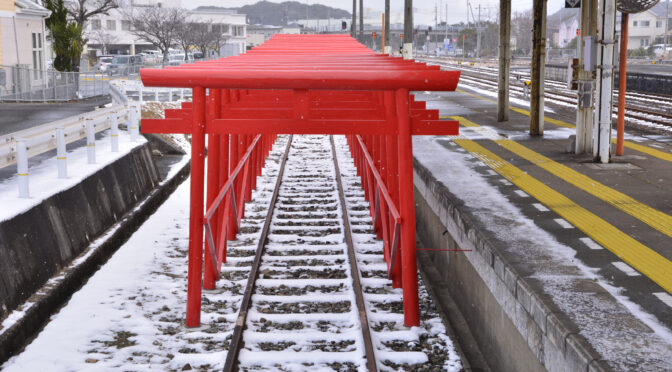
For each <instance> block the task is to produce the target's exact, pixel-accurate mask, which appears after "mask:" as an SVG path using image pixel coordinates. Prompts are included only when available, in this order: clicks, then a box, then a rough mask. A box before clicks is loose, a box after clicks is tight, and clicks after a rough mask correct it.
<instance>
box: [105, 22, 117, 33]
mask: <svg viewBox="0 0 672 372" xmlns="http://www.w3.org/2000/svg"><path fill="white" fill-rule="evenodd" d="M105 28H106V29H108V30H110V31H116V30H117V21H115V20H113V19H108V20H107V24H106V27H105Z"/></svg>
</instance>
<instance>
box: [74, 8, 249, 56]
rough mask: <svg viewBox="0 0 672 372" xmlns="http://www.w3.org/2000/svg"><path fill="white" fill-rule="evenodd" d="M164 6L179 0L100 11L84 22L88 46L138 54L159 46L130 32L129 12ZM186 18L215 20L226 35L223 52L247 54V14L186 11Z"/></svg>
mask: <svg viewBox="0 0 672 372" xmlns="http://www.w3.org/2000/svg"><path fill="white" fill-rule="evenodd" d="M148 6H161V7H164V8H180V7H181V1H180V0H131V1H129V2H128V4H126V5H122V6H121V7H120V8H118V9H113V10H111V11H110V12H109V15H105V14H100V15H97V16H95V17H93V18H92V19H90V20H89V22H88V23H87V24H86V25H85V27H84V31H85V35H86V37H87V38H88V39H89V41H88V44H87V47H88V49H89V50H95V51H96V53H97V54H100V53H101V52H102V49H103V45H106V49H107V53H108V54H136V53H140V52H141V51H143V50H148V49H156V47H154V46H153V45H152V44H150V43H148V42H147V41H145V40H142V39H141V38H139V37H138V36H136V35H134V34H133V33H131V21H130V20H129V19H128V17H127V16H126V14H128V13H129V12H130V11H132V8H142V7H148ZM184 13H185V18H186V20H188V21H190V22H198V21H199V20H202V21H207V22H212V23H213V26H214V27H218V28H219V29H220V30H221V32H222V35H223V38H222V40H223V42H224V45H223V46H222V48H221V51H220V53H221V54H222V55H235V54H239V53H244V52H245V48H246V32H247V30H246V28H247V26H246V16H245V14H238V13H235V12H232V11H225V10H196V9H194V10H187V9H184Z"/></svg>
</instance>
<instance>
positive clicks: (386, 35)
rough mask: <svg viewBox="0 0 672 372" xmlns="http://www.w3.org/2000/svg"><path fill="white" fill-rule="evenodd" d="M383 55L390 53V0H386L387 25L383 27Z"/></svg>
mask: <svg viewBox="0 0 672 372" xmlns="http://www.w3.org/2000/svg"><path fill="white" fill-rule="evenodd" d="M383 53H388V54H389V53H390V0H385V24H384V25H383Z"/></svg>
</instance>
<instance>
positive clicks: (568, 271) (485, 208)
mask: <svg viewBox="0 0 672 372" xmlns="http://www.w3.org/2000/svg"><path fill="white" fill-rule="evenodd" d="M476 129H479V128H476ZM483 129H484V128H480V130H478V131H467V132H469V134H471V133H474V134H477V135H479V136H482V137H488V135H487V133H484V131H483ZM461 131H462V128H461ZM465 134H466V132H465ZM490 135H491V136H497V135H496V133H492V134H490ZM467 137H472V136H471V135H469V136H465V135H463V136H461V137H460V138H467ZM453 138H457V137H453ZM442 142H449V140H448V139H445V137H444V138H443V139H440V138H438V137H429V136H427V137H425V136H418V137H414V138H413V148H414V151H413V152H414V155H415V157H416V158H417V159H418V161H420V163H422V164H423V165H424V166H425V167H427V168H428V169H429V170H430V171H431V172H432V174H433V175H434V176H435V177H436V178H437V179H438V181H439V182H441V183H442V184H444V185H445V186H446V187H447V188H448V190H450V192H451V193H453V194H454V195H455V196H456V197H457V198H459V199H461V200H463V201H464V203H465V206H466V207H468V208H469V210H470V213H472V214H473V215H474V216H475V217H476V218H477V219H478V220H479V221H480V225H481V226H485V227H487V228H488V230H490V231H491V233H492V234H494V236H496V237H497V239H499V240H500V241H502V242H507V246H508V248H507V249H508V250H510V251H511V252H514V253H516V254H517V255H518V257H519V259H520V260H523V261H528V262H531V263H536V264H535V270H536V272H535V274H534V275H533V276H532V277H530V279H532V280H538V281H540V282H541V283H542V286H543V288H544V290H545V291H546V292H547V293H548V294H549V295H550V298H551V299H552V300H553V301H554V302H555V303H556V305H557V306H558V307H559V308H560V309H561V310H563V312H564V313H566V314H571V315H572V320H573V321H574V322H575V323H576V324H577V326H578V327H579V329H580V333H581V334H582V335H584V336H585V337H586V339H588V340H589V341H590V342H591V344H592V345H593V347H595V349H596V350H597V351H598V352H599V353H600V354H602V355H603V356H604V357H605V358H607V359H609V360H610V361H615V362H616V363H618V364H619V365H620V366H621V368H620V369H621V370H628V369H631V368H632V367H633V364H632V363H633V361H637V362H639V361H642V360H650V359H651V355H660V356H661V358H662V360H663V363H666V364H665V365H669V366H670V368H672V331H671V330H670V329H668V328H667V327H665V326H664V325H662V324H661V323H660V322H658V321H657V319H655V317H654V316H652V315H651V314H649V313H647V312H646V311H644V310H643V309H641V308H640V307H639V305H637V304H635V303H633V302H631V301H630V300H629V299H628V298H627V297H626V296H624V295H623V294H622V288H618V287H615V286H613V285H611V284H609V280H608V279H607V278H604V277H601V276H600V275H599V274H598V270H597V269H593V268H590V267H588V266H586V265H584V264H583V263H582V262H580V261H579V260H578V259H576V257H575V256H576V251H575V250H574V249H572V248H570V247H568V246H567V245H565V244H562V243H560V242H558V241H557V240H556V239H555V237H553V236H552V235H551V234H550V233H548V232H546V231H545V230H543V229H541V228H540V227H538V226H537V225H536V224H535V222H534V221H533V220H532V219H530V218H528V217H527V216H526V215H525V214H523V213H522V212H521V210H520V209H519V208H518V207H516V206H515V205H514V204H513V203H512V202H511V201H509V200H508V198H507V197H506V196H505V195H503V194H502V193H501V192H500V191H499V190H498V189H497V188H496V187H493V186H492V185H491V184H490V183H489V182H488V180H487V177H488V176H485V175H483V174H481V173H479V172H478V171H476V169H477V168H478V167H483V164H482V163H481V162H479V161H478V160H477V159H476V158H475V157H474V156H472V155H470V154H468V153H466V152H464V151H452V150H449V149H447V148H446V147H444V146H442V145H441V143H442ZM455 148H457V147H455ZM437 154H440V156H439V155H437ZM468 257H469V256H468ZM470 259H474V258H473V257H472V258H470ZM585 279H590V280H593V281H595V282H596V283H597V284H599V285H600V286H602V287H603V288H604V289H606V290H607V291H608V292H609V293H610V294H611V295H612V296H613V297H614V298H615V299H616V301H617V302H614V301H610V300H607V299H602V298H599V296H595V295H594V294H593V293H592V292H584V291H568V290H567V288H574V287H575V286H576V285H578V283H579V281H581V280H585ZM628 313H631V314H632V315H633V316H634V317H635V318H637V319H638V320H639V321H641V322H642V323H643V324H642V323H636V322H632V324H630V326H629V327H622V326H620V325H619V324H615V319H623V317H624V316H626V317H627V316H629V315H628ZM645 325H646V326H645ZM647 326H648V328H647ZM651 330H652V332H651ZM626 344H628V346H624V345H626ZM623 348H627V350H628V353H622V350H623ZM666 356H667V357H666ZM665 358H667V359H665ZM634 363H636V362H634ZM639 367H640V368H641V370H647V368H646V367H647V366H646V365H639Z"/></svg>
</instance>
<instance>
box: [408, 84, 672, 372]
mask: <svg viewBox="0 0 672 372" xmlns="http://www.w3.org/2000/svg"><path fill="white" fill-rule="evenodd" d="M415 97H416V99H417V100H422V101H426V102H427V108H429V109H438V110H439V111H440V116H441V118H443V119H453V120H459V122H460V135H459V136H444V137H433V138H426V137H423V138H415V139H414V142H413V144H414V156H415V186H416V198H417V199H419V200H421V201H420V202H418V207H417V210H416V213H417V215H418V219H417V221H418V222H417V226H418V234H419V236H420V238H421V239H423V243H424V244H425V246H426V247H428V249H436V248H445V247H439V246H438V245H443V244H446V245H447V247H448V248H459V249H464V250H467V251H466V252H455V251H453V252H442V251H421V256H423V255H424V256H426V262H430V261H431V262H433V263H434V266H435V268H436V269H438V270H437V272H436V274H437V280H439V281H440V283H441V285H444V286H445V288H443V290H444V291H445V292H446V293H449V294H450V295H451V296H452V298H454V299H455V300H456V302H457V305H458V307H459V308H460V309H461V311H462V313H463V315H464V317H465V318H466V319H467V322H468V323H470V324H477V323H479V322H482V323H484V324H485V323H489V324H492V323H498V324H500V325H499V327H500V329H499V331H493V330H492V329H485V327H483V328H484V329H474V327H472V332H473V333H474V336H475V338H476V339H477V341H480V342H479V344H481V345H483V343H484V341H486V342H492V343H493V345H494V344H497V343H498V342H499V349H498V350H495V346H493V347H492V350H487V346H486V347H485V349H484V350H482V352H483V353H484V354H487V355H490V358H491V359H490V363H491V364H492V361H493V360H494V361H496V362H497V363H498V365H500V366H502V367H503V369H504V370H512V369H511V368H508V367H512V366H514V365H517V366H520V364H516V363H521V362H520V360H521V359H524V358H526V357H529V360H527V361H524V362H523V363H527V364H523V365H525V366H527V367H526V368H529V369H526V370H535V369H537V368H538V367H540V366H544V367H545V368H547V369H549V370H554V369H555V368H553V365H554V364H553V360H554V358H555V357H554V353H556V352H557V353H568V352H570V351H571V352H573V353H575V354H576V355H577V358H576V367H577V368H578V369H576V370H579V369H580V370H584V368H591V370H670V369H671V368H672V295H670V292H672V262H671V261H672V192H671V191H670V190H671V189H670V186H669V185H670V184H671V183H672V133H670V134H660V133H655V134H652V133H645V132H640V131H636V130H630V129H627V130H626V144H625V155H624V156H614V157H613V161H612V163H610V164H597V163H594V162H593V161H592V158H591V156H589V155H576V154H572V153H569V152H568V148H569V147H570V143H571V138H570V136H571V135H572V134H574V133H575V130H574V128H573V127H574V125H573V124H572V123H573V122H574V117H575V113H574V111H573V110H572V109H571V108H568V107H562V106H548V105H547V108H546V110H547V111H546V122H545V130H544V136H543V137H531V136H529V135H528V134H527V133H528V128H529V112H528V111H527V110H525V109H524V108H522V107H520V106H518V107H512V108H511V112H510V118H509V121H508V122H505V123H498V122H496V112H497V111H496V102H495V101H494V99H493V98H492V97H489V96H486V95H484V94H483V92H482V91H480V90H479V89H469V87H468V86H465V87H462V88H461V89H460V88H459V87H458V90H457V91H456V92H442V93H439V92H432V93H430V92H424V93H423V92H416V95H415ZM614 146H615V145H614ZM439 221H440V224H439ZM442 229H444V230H445V231H444V230H442ZM448 235H450V237H448ZM467 261H469V263H471V267H473V268H474V269H473V271H474V272H473V273H468V272H467V271H469V269H465V268H464V267H465V266H467V265H466V263H467ZM472 279H473V281H471V282H470V283H469V285H466V283H465V282H461V281H463V280H472ZM478 281H482V284H481V285H480V286H479V284H476V282H478ZM441 285H439V287H441ZM441 290H442V289H441V288H439V291H441ZM475 308H479V309H478V310H481V311H480V312H476V311H474V310H476V309H475ZM488 308H490V309H488ZM492 308H497V309H499V310H497V311H493V310H492ZM488 311H490V313H488ZM498 315H499V316H501V320H496V321H492V320H491V321H488V320H487V319H486V318H487V317H493V316H498ZM504 315H506V316H507V317H508V319H505V318H506V317H505V316H504ZM507 327H510V331H511V334H512V335H513V334H516V337H522V338H523V341H522V343H523V344H524V343H527V344H528V345H529V349H530V350H529V351H531V353H529V352H528V350H526V351H524V352H522V351H521V350H517V349H516V348H515V347H514V346H511V345H513V344H515V342H514V340H513V339H505V338H502V335H504V334H507V332H506V331H505V329H506V328H507ZM515 329H517V332H515V331H514V330H515ZM493 333H498V335H496V336H493ZM507 345H509V346H507ZM570 349H572V350H570ZM514 358H518V359H519V360H518V361H516V362H514V361H513V359H514ZM570 359H571V358H570ZM490 367H491V368H492V367H493V366H492V365H491V366H490ZM556 367H557V366H556ZM495 369H497V368H495ZM585 370H587V369H585Z"/></svg>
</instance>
